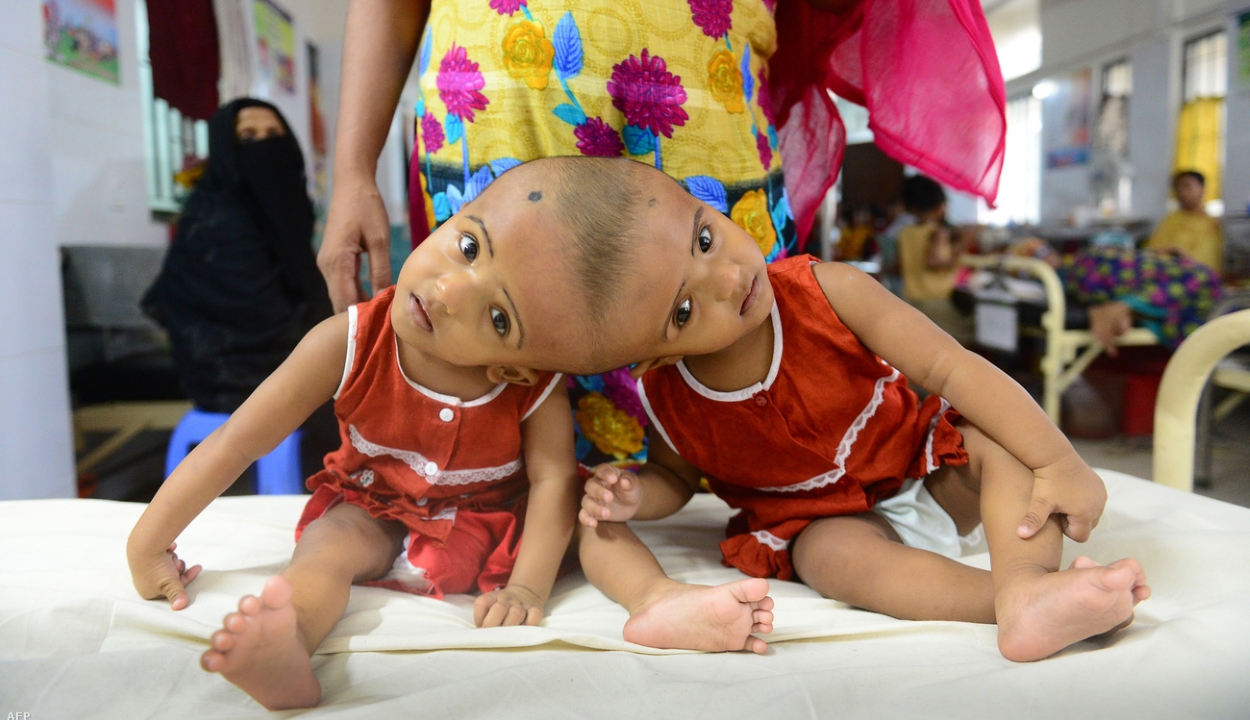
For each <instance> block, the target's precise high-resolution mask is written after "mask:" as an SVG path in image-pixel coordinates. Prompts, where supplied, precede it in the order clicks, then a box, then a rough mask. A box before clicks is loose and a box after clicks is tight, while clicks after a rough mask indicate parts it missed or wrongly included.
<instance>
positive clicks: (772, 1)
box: [764, 0, 777, 12]
mask: <svg viewBox="0 0 1250 720" xmlns="http://www.w3.org/2000/svg"><path fill="white" fill-rule="evenodd" d="M764 7H766V8H768V12H777V0H764Z"/></svg>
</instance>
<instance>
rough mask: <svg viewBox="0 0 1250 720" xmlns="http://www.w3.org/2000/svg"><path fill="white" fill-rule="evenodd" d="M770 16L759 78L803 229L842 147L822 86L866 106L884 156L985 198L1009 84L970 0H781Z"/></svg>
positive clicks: (993, 185) (991, 188) (999, 151)
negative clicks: (773, 23) (846, 4)
mask: <svg viewBox="0 0 1250 720" xmlns="http://www.w3.org/2000/svg"><path fill="white" fill-rule="evenodd" d="M776 19H777V52H776V53H775V54H774V55H773V57H772V59H771V61H770V62H769V75H768V80H769V85H770V90H771V91H772V92H771V98H772V107H773V111H774V113H775V116H776V119H777V128H778V138H779V145H780V149H781V157H782V161H783V165H784V167H785V173H786V191H787V193H788V195H789V198H790V207H791V209H792V210H793V212H794V217H795V220H796V221H797V223H798V232H799V237H800V238H803V237H807V234H808V232H809V231H810V229H811V226H812V220H813V218H814V216H815V214H816V209H817V208H818V207H819V205H820V202H821V199H822V198H824V196H825V193H826V192H827V191H828V190H829V188H830V186H832V185H833V183H834V181H835V180H836V179H837V176H838V169H839V168H840V167H841V165H842V151H843V149H844V148H845V146H846V128H845V127H844V125H843V123H842V118H841V117H840V116H839V114H838V110H837V108H836V107H835V106H834V104H833V100H832V98H831V97H830V96H829V91H832V92H834V93H836V94H837V95H839V96H841V97H843V98H845V99H847V100H850V101H851V102H854V103H858V104H860V105H863V106H865V107H867V108H868V113H869V120H868V125H869V127H870V128H871V129H872V132H873V135H874V138H875V142H876V144H877V145H878V146H879V147H880V148H881V149H882V150H883V151H885V152H886V153H887V154H888V155H890V156H891V157H893V158H894V159H896V160H898V161H899V162H902V163H906V164H908V165H911V166H912V167H915V168H918V169H919V170H920V171H921V172H924V173H925V174H927V175H930V176H931V177H933V178H934V179H936V180H938V181H940V182H942V183H945V184H947V185H949V186H951V187H954V188H956V189H958V190H963V191H966V192H970V193H973V194H975V195H980V196H981V197H983V198H985V200H986V201H987V202H988V203H990V204H991V206H992V205H993V202H994V198H995V196H996V195H997V194H998V176H999V173H1000V172H1001V171H1002V167H1003V151H1004V147H1005V140H1006V131H1007V123H1006V115H1005V103H1006V91H1005V90H1004V88H1003V77H1002V72H1001V71H1000V70H999V67H998V55H997V54H996V53H995V51H994V41H993V38H991V37H990V32H989V27H988V26H987V25H986V22H985V14H984V13H983V12H982V10H981V4H980V2H979V1H978V0H863V1H862V2H860V3H858V4H857V5H856V6H855V7H854V8H852V9H851V10H848V11H847V12H845V13H841V14H834V13H827V12H821V11H819V10H814V9H812V8H811V7H810V6H809V5H808V4H807V3H806V2H804V1H803V0H781V1H780V2H778V4H777V12H776Z"/></svg>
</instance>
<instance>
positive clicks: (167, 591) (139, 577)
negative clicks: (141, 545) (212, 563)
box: [128, 543, 203, 610]
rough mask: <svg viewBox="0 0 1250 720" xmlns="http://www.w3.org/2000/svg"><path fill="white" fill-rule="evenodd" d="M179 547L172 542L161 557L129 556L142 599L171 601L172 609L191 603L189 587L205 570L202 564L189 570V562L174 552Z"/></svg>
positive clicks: (136, 554)
mask: <svg viewBox="0 0 1250 720" xmlns="http://www.w3.org/2000/svg"><path fill="white" fill-rule="evenodd" d="M177 548H178V544H177V543H171V544H170V546H169V547H168V548H167V549H166V550H165V552H163V553H160V554H157V555H141V554H138V553H134V552H131V553H128V559H129V561H130V578H131V580H133V581H134V584H135V590H138V591H139V596H140V597H142V598H144V599H145V600H155V599H157V598H162V597H163V598H167V599H168V600H169V607H170V609H171V610H181V609H183V608H185V607H186V606H188V605H190V604H191V599H190V598H189V597H188V596H187V585H190V584H191V581H192V580H194V579H195V578H196V576H198V575H199V574H200V570H202V569H203V568H202V567H201V566H200V565H195V566H193V567H191V568H188V567H187V563H186V561H184V560H180V559H178V555H177V554H176V553H175V552H174V550H176V549H177Z"/></svg>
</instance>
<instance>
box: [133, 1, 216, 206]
mask: <svg viewBox="0 0 1250 720" xmlns="http://www.w3.org/2000/svg"><path fill="white" fill-rule="evenodd" d="M135 24H136V26H137V27H136V30H137V39H138V50H139V53H138V54H139V92H140V97H141V98H142V102H143V136H144V142H145V144H146V153H145V154H146V156H147V157H146V160H147V162H146V166H147V183H148V206H149V207H150V208H151V209H152V210H153V211H156V212H170V213H173V212H178V211H179V210H181V209H182V203H183V201H184V200H186V197H187V195H189V194H190V192H191V191H190V187H189V185H186V184H183V183H181V182H179V179H180V178H179V174H180V173H182V172H183V171H184V170H190V169H192V168H194V167H195V166H196V165H197V164H198V163H201V162H203V161H204V160H205V159H206V158H207V157H208V123H207V122H205V121H203V120H192V119H191V118H187V117H183V115H182V113H180V112H178V110H176V109H175V108H172V107H170V106H169V103H167V102H165V101H164V100H162V99H160V98H158V97H156V95H155V94H154V93H153V90H152V87H153V86H152V63H151V60H150V58H149V56H148V13H147V3H146V2H145V1H144V0H136V1H135ZM191 174H192V175H193V173H191ZM182 177H183V178H186V176H185V175H184V176H182Z"/></svg>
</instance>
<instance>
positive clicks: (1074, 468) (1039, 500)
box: [1016, 453, 1107, 542]
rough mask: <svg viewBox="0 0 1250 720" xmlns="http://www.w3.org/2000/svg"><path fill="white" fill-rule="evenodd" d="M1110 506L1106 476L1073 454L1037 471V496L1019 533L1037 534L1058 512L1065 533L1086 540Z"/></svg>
mask: <svg viewBox="0 0 1250 720" xmlns="http://www.w3.org/2000/svg"><path fill="white" fill-rule="evenodd" d="M1106 505H1107V487H1106V486H1105V485H1104V484H1103V482H1102V478H1100V477H1098V474H1097V473H1095V472H1094V471H1093V469H1092V468H1090V466H1089V465H1086V464H1085V461H1084V460H1081V458H1080V457H1078V456H1077V455H1076V453H1072V454H1071V455H1069V456H1068V457H1066V458H1064V459H1063V460H1060V461H1059V462H1057V463H1054V464H1052V465H1047V466H1045V467H1042V468H1038V469H1037V470H1034V471H1033V499H1032V500H1031V501H1030V502H1029V511H1028V513H1027V514H1026V515H1025V516H1024V519H1023V520H1021V522H1020V527H1019V528H1018V529H1017V530H1016V534H1018V535H1019V536H1020V537H1022V538H1030V537H1033V535H1034V534H1036V533H1037V531H1038V530H1040V529H1041V528H1042V525H1044V524H1046V520H1047V519H1048V518H1049V517H1050V516H1051V515H1058V516H1059V527H1061V528H1062V529H1063V534H1064V535H1067V536H1068V537H1070V538H1072V539H1073V540H1075V541H1077V542H1085V541H1086V540H1088V539H1089V534H1090V531H1092V530H1093V529H1094V528H1095V527H1096V526H1097V525H1098V519H1099V518H1100V517H1102V511H1103V508H1104V507H1105V506H1106Z"/></svg>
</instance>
